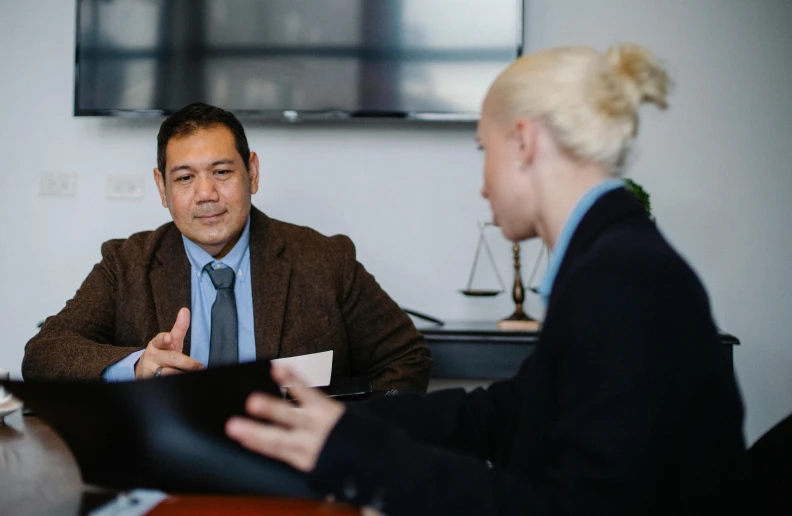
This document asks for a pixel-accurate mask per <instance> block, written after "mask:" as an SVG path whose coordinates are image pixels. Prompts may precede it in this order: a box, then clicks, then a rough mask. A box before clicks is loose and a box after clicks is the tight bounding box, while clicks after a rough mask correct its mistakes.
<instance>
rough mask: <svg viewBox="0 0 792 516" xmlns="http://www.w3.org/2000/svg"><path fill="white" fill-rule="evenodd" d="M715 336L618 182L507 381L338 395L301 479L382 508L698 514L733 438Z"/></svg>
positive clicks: (737, 416) (574, 243) (683, 271)
mask: <svg viewBox="0 0 792 516" xmlns="http://www.w3.org/2000/svg"><path fill="white" fill-rule="evenodd" d="M719 346H722V344H719V343H718V341H717V333H716V328H715V325H714V323H713V320H712V316H711V314H710V306H709V302H708V299H707V294H706V292H705V291H704V288H703V287H702V285H701V282H700V281H699V280H698V278H697V277H696V275H695V273H694V272H693V271H692V270H691V269H690V267H689V266H688V265H687V264H686V263H685V262H684V260H682V258H680V256H679V255H678V254H677V253H676V252H675V251H674V250H673V249H672V248H671V247H670V246H669V245H668V243H667V242H666V241H665V239H664V238H663V237H662V236H661V235H660V233H659V232H658V230H657V228H656V227H655V225H654V223H653V222H652V221H650V219H649V218H648V217H647V215H646V213H645V212H644V210H643V208H642V206H641V205H640V204H639V203H638V202H637V201H636V200H635V199H634V198H633V197H632V195H631V194H630V193H629V192H627V191H626V190H624V189H621V188H620V189H617V190H614V191H611V192H609V193H607V194H605V195H604V196H603V197H601V198H600V199H599V200H598V201H597V202H596V203H595V204H594V205H593V206H592V207H591V209H590V210H589V212H588V213H587V214H586V215H585V216H584V218H583V219H582V221H581V222H580V225H579V226H578V228H577V230H576V231H575V234H574V236H573V238H572V240H571V242H570V245H569V248H568V250H567V253H566V255H565V257H564V259H563V263H562V264H561V268H560V270H559V272H558V276H557V277H556V281H555V284H554V287H553V290H552V294H551V296H550V299H549V304H548V307H547V313H546V318H545V321H544V324H543V327H542V332H541V337H540V339H539V343H538V344H537V346H536V351H535V352H534V353H533V355H532V356H531V357H530V358H528V359H527V360H526V361H525V362H524V363H523V364H522V366H521V368H520V370H519V373H518V374H517V376H516V377H515V378H513V379H512V380H509V381H503V382H497V383H494V384H493V385H492V386H490V387H489V388H488V389H486V390H484V389H478V390H475V391H473V392H470V393H465V392H464V391H463V390H461V389H459V390H448V391H439V392H435V393H432V394H429V395H426V396H418V395H415V396H413V395H404V396H395V397H391V398H383V399H380V400H377V401H373V402H369V403H363V404H358V405H349V406H348V410H347V411H346V413H345V414H344V416H343V417H342V418H341V420H340V421H339V423H338V424H337V426H336V427H335V428H334V429H333V431H332V432H331V434H330V436H329V438H328V441H327V443H326V445H325V447H324V449H323V451H322V453H321V456H320V458H319V461H318V463H317V466H316V468H315V470H314V471H313V473H312V479H313V480H314V481H315V483H316V485H317V486H319V487H320V488H321V489H324V490H325V491H326V492H328V493H333V494H335V495H336V496H338V497H340V498H342V499H345V500H349V501H352V502H354V503H357V504H362V505H366V504H368V505H372V506H374V507H375V508H379V509H380V510H382V511H383V512H384V513H385V514H389V515H399V514H409V515H420V514H427V515H437V514H476V515H487V514H522V515H533V514H536V515H545V514H548V515H549V514H565V515H577V514H603V515H620V514H636V515H645V514H658V515H660V514H662V515H670V514H696V513H709V512H710V511H711V510H712V509H714V505H713V504H716V503H718V502H719V501H722V500H724V499H725V498H724V496H725V493H724V492H722V491H720V490H719V488H718V483H719V482H720V479H721V477H722V476H723V475H724V473H727V472H728V471H729V470H730V468H731V464H732V462H733V461H734V460H735V459H736V458H737V457H738V456H739V455H740V454H741V453H742V451H743V450H744V441H743V435H742V418H743V410H742V403H741V400H740V395H739V392H738V389H737V387H736V383H735V378H734V374H733V371H732V369H731V367H723V361H722V360H719V357H718V353H723V352H724V350H723V349H722V348H719ZM721 489H722V488H721Z"/></svg>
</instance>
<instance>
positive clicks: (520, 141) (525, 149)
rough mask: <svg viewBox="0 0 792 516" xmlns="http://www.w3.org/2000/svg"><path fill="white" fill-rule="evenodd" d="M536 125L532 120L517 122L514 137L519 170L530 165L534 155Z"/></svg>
mask: <svg viewBox="0 0 792 516" xmlns="http://www.w3.org/2000/svg"><path fill="white" fill-rule="evenodd" d="M536 129H537V128H536V124H535V123H534V122H533V121H532V120H524V119H523V120H517V122H515V125H514V135H515V137H516V138H517V145H518V149H517V152H518V160H519V162H520V168H525V167H527V166H528V165H530V164H531V162H532V161H533V159H534V155H535V153H536V136H537V135H536Z"/></svg>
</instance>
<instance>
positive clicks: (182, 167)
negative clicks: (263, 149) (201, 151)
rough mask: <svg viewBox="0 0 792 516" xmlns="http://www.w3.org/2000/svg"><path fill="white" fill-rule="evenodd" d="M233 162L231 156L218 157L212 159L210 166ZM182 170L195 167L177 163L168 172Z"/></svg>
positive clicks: (231, 163)
mask: <svg viewBox="0 0 792 516" xmlns="http://www.w3.org/2000/svg"><path fill="white" fill-rule="evenodd" d="M233 164H234V160H233V159H231V158H223V159H219V160H217V161H213V162H212V165H211V166H212V167H216V166H218V165H233ZM182 170H195V169H194V168H193V166H192V165H187V164H184V165H177V166H175V167H173V168H172V169H170V172H168V173H169V174H172V173H174V172H179V171H182Z"/></svg>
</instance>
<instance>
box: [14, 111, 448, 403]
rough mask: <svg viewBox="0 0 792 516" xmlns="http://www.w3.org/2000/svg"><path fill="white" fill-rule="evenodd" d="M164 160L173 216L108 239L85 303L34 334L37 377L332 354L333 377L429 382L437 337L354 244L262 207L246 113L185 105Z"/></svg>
mask: <svg viewBox="0 0 792 516" xmlns="http://www.w3.org/2000/svg"><path fill="white" fill-rule="evenodd" d="M157 161H158V168H156V169H154V179H155V181H156V182H157V187H158V189H159V192H160V196H161V198H162V204H163V206H165V207H167V208H168V209H169V210H170V213H171V216H172V217H173V222H170V223H168V224H165V225H163V226H161V227H160V228H158V229H156V230H155V231H146V232H142V233H137V234H135V235H132V236H131V237H129V238H128V239H126V240H110V241H108V242H105V243H104V244H103V246H102V261H101V262H100V263H98V264H97V265H96V266H95V267H94V269H93V271H92V272H91V273H90V274H89V275H88V278H86V280H85V282H84V283H83V284H82V286H81V287H80V289H79V290H78V291H77V293H76V294H75V296H74V298H73V299H71V300H70V301H68V302H67V304H66V307H65V308H64V309H63V310H62V311H61V312H60V313H59V314H57V315H55V316H53V317H50V318H48V319H47V320H46V322H45V323H44V325H43V326H42V328H41V331H40V332H39V333H38V335H36V336H35V337H34V338H32V339H31V340H30V342H28V344H27V346H26V348H25V357H24V359H23V362H22V373H23V376H24V377H25V378H26V379H66V378H72V379H100V378H104V379H106V380H125V379H129V380H131V379H140V378H149V377H151V376H160V375H167V374H175V373H179V372H182V371H194V370H199V369H202V368H204V367H205V366H207V365H209V366H213V365H215V364H218V365H219V364H223V363H230V362H236V361H240V362H242V361H248V360H254V359H255V360H267V359H274V358H280V357H289V356H296V355H302V354H308V353H315V352H320V351H327V350H333V378H334V379H337V378H344V377H351V376H364V375H365V376H368V377H369V379H370V381H371V385H372V387H373V388H374V389H378V390H380V389H382V390H390V389H397V390H413V391H424V390H426V386H427V384H428V381H429V370H430V368H431V362H432V360H431V358H430V353H429V350H428V348H427V346H426V343H425V341H424V339H423V337H422V336H421V335H420V333H418V331H417V330H416V329H415V327H414V326H413V324H412V322H411V321H410V319H409V318H408V317H407V316H406V314H405V313H404V312H403V311H402V310H401V309H399V307H398V306H397V305H396V303H394V302H393V300H391V299H390V298H389V297H388V295H387V294H386V293H385V292H384V291H383V290H382V289H381V288H380V286H379V285H378V284H377V282H376V281H375V280H374V277H373V276H371V274H369V273H368V272H367V271H366V270H365V269H364V268H363V266H362V265H361V264H360V263H358V262H357V261H356V258H355V248H354V245H353V244H352V242H351V240H349V238H347V237H345V236H334V237H325V236H323V235H321V234H319V233H317V232H316V231H313V230H311V229H309V228H305V227H300V226H295V225H292V224H287V223H285V222H281V221H278V220H275V219H271V218H269V217H267V216H266V215H264V214H263V213H262V212H260V211H259V210H257V209H256V208H255V207H252V205H251V195H252V194H254V193H256V191H257V190H258V178H259V171H258V167H259V162H258V157H257V156H256V153H255V152H251V151H250V150H249V149H248V144H247V139H246V137H245V133H244V129H243V128H242V125H241V124H240V123H239V121H238V120H237V119H236V117H235V116H234V115H233V114H231V113H229V112H227V111H224V110H222V109H219V108H215V107H212V106H207V105H205V104H192V105H190V106H187V107H185V108H183V109H182V110H180V111H178V112H176V113H174V114H173V115H171V116H170V117H168V118H167V119H166V120H165V122H163V124H162V127H161V128H160V133H159V136H158V160H157ZM218 271H221V273H220V274H222V275H223V277H226V278H227V279H229V280H230V283H228V282H227V283H226V284H222V281H220V280H217V277H219V275H218ZM218 281H220V283H218Z"/></svg>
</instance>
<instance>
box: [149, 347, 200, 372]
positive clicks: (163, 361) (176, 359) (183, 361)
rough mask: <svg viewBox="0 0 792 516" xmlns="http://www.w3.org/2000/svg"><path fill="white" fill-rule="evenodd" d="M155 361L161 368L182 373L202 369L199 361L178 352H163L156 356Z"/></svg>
mask: <svg viewBox="0 0 792 516" xmlns="http://www.w3.org/2000/svg"><path fill="white" fill-rule="evenodd" d="M156 360H157V362H159V365H161V366H163V367H172V368H174V369H181V370H182V371H199V370H201V369H203V368H204V366H203V364H202V363H200V362H199V361H197V360H195V359H194V358H190V357H188V356H187V355H184V354H182V353H179V352H178V351H163V352H162V353H160V354H159V355H158V356H157V358H156Z"/></svg>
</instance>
